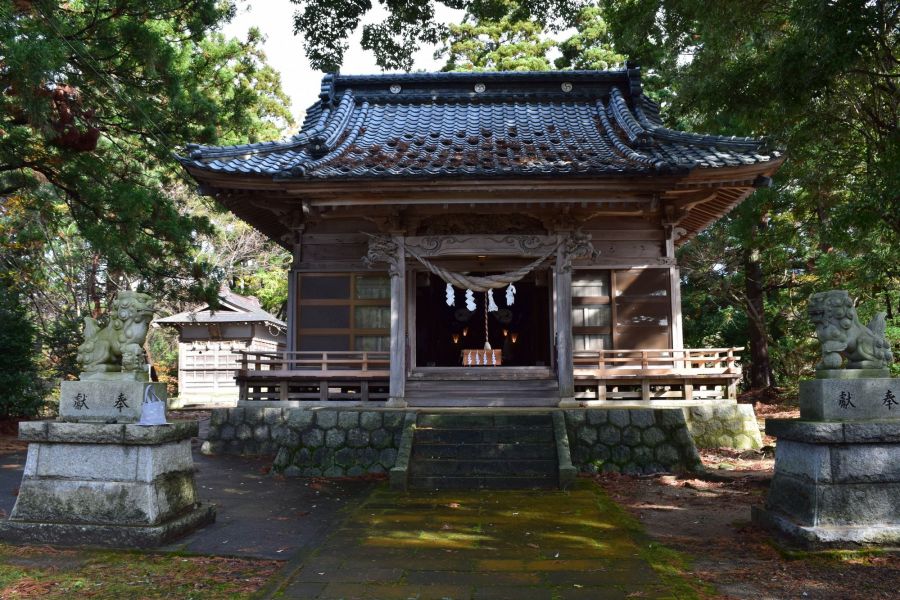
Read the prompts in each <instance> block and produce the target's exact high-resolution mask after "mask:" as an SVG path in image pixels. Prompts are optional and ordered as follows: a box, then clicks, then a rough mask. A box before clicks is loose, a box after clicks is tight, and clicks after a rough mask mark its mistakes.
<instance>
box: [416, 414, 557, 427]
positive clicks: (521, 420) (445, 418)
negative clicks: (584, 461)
mask: <svg viewBox="0 0 900 600" xmlns="http://www.w3.org/2000/svg"><path fill="white" fill-rule="evenodd" d="M552 426H553V422H552V420H551V419H550V415H549V414H547V413H540V414H497V413H493V414H463V415H461V414H453V413H431V414H428V413H423V414H420V415H419V418H418V419H417V421H416V427H420V428H430V429H458V428H463V429H465V428H473V427H475V428H490V427H516V428H519V427H552Z"/></svg>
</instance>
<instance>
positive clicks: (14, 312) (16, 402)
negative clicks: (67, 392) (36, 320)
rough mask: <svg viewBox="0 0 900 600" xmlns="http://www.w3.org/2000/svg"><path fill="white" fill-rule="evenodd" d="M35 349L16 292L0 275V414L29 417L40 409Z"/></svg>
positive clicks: (30, 328)
mask: <svg viewBox="0 0 900 600" xmlns="http://www.w3.org/2000/svg"><path fill="white" fill-rule="evenodd" d="M36 351H37V346H36V344H35V329H34V326H33V325H32V324H31V322H30V321H29V320H28V316H27V314H26V310H25V306H24V305H23V304H22V301H21V298H20V296H19V293H18V292H17V291H16V289H15V287H14V285H13V284H12V282H11V281H8V280H7V279H6V278H0V356H2V357H3V359H2V360H0V417H2V418H9V417H33V416H35V415H36V414H37V413H38V412H39V411H40V408H41V404H42V400H43V390H42V389H41V383H40V378H39V377H38V369H37V364H36V361H35V355H36Z"/></svg>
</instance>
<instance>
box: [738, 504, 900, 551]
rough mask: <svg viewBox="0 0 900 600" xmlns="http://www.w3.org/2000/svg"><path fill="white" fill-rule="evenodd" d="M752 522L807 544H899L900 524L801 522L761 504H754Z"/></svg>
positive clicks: (805, 545) (838, 545) (847, 545)
mask: <svg viewBox="0 0 900 600" xmlns="http://www.w3.org/2000/svg"><path fill="white" fill-rule="evenodd" d="M751 516H752V519H753V522H754V523H756V524H758V525H760V526H762V527H765V528H766V529H770V530H772V531H775V532H776V533H779V534H781V535H783V536H785V537H787V538H788V539H789V540H790V541H791V542H793V543H795V544H798V545H800V546H803V547H806V548H848V547H853V546H896V545H900V525H884V524H878V525H859V526H852V525H825V526H823V525H819V526H813V525H802V524H800V523H797V522H796V521H794V520H792V519H790V518H789V517H787V516H785V515H782V514H779V513H777V512H774V511H771V510H767V509H765V508H763V507H760V506H754V507H752V508H751Z"/></svg>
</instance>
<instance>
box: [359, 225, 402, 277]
mask: <svg viewBox="0 0 900 600" xmlns="http://www.w3.org/2000/svg"><path fill="white" fill-rule="evenodd" d="M400 253H401V248H400V245H399V244H398V243H397V242H396V241H394V238H392V237H391V236H389V235H373V236H370V238H369V251H368V253H367V254H366V255H365V256H364V257H363V259H362V260H363V264H364V265H366V267H367V268H369V269H372V268H375V266H376V265H378V264H379V263H386V264H387V265H388V270H389V272H390V274H391V277H398V276H399V275H400V274H401V271H402V261H401V260H400Z"/></svg>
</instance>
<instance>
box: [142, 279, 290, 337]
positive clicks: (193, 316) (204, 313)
mask: <svg viewBox="0 0 900 600" xmlns="http://www.w3.org/2000/svg"><path fill="white" fill-rule="evenodd" d="M219 303H220V304H221V306H220V307H219V309H218V310H216V311H215V312H213V311H212V310H210V309H209V306H206V305H202V306H199V307H197V308H195V309H192V310H188V311H185V312H182V313H178V314H176V315H172V316H170V317H164V318H161V319H156V320H155V321H154V322H155V323H159V324H161V325H187V324H196V325H205V324H208V323H269V324H271V325H274V326H275V327H277V328H278V329H281V330H285V329H287V325H286V324H285V322H284V321H282V320H281V319H279V318H277V317H275V316H274V315H272V314H271V313H268V312H266V311H264V310H263V309H262V307H261V306H260V304H259V300H258V299H256V298H255V297H253V296H241V295H240V294H235V293H234V292H232V291H231V290H230V289H228V288H227V287H223V288H222V289H221V290H220V291H219Z"/></svg>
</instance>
